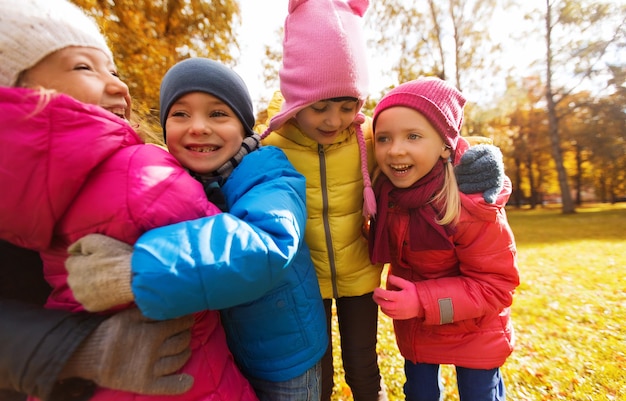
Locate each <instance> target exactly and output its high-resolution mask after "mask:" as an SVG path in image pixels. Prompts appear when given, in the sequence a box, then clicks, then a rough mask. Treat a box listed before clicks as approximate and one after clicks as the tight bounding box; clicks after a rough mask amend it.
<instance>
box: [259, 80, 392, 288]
mask: <svg viewBox="0 0 626 401" xmlns="http://www.w3.org/2000/svg"><path fill="white" fill-rule="evenodd" d="M282 101H283V98H282V95H281V94H280V92H276V93H275V94H274V97H273V98H272V100H271V102H270V104H269V107H268V117H267V124H269V120H270V119H271V118H272V116H274V115H275V114H277V113H278V112H279V111H280V107H281V104H282ZM295 124H296V122H295V120H294V119H291V120H290V121H288V122H287V123H285V124H284V125H283V127H282V128H280V129H278V130H277V131H274V132H272V133H271V134H270V135H269V136H267V137H266V138H265V140H264V141H263V144H265V145H274V146H277V147H279V148H281V149H282V150H283V151H284V152H285V154H286V155H287V157H288V158H289V160H290V161H291V163H293V165H294V166H295V168H296V170H298V171H299V172H300V173H302V174H303V175H304V176H305V177H306V198H307V199H306V200H307V211H308V220H307V226H306V234H305V240H306V242H307V244H308V245H309V248H310V249H311V256H312V258H313V264H314V265H315V270H316V273H317V277H318V280H319V284H320V289H321V291H322V297H323V298H324V299H330V298H339V297H350V296H360V295H363V294H367V293H368V292H372V291H373V290H374V288H376V287H377V286H378V285H379V284H380V275H381V271H382V265H373V264H372V263H371V262H370V259H369V253H368V247H367V240H366V239H365V238H364V237H363V234H362V226H363V215H362V208H363V177H362V176H361V164H360V163H361V162H360V154H359V145H358V142H357V137H356V130H355V129H354V127H350V128H349V129H348V130H346V131H344V132H342V133H340V134H339V136H338V137H337V140H336V141H335V143H333V144H331V145H319V144H318V143H317V142H315V141H314V140H312V139H310V138H309V137H308V136H306V135H304V134H303V133H302V132H301V131H300V129H299V127H298V126H297V125H295ZM266 128H267V125H264V124H260V125H258V126H257V127H256V129H255V130H256V131H257V132H259V133H263V132H264V131H265V129H266ZM362 129H363V134H364V137H365V141H366V144H367V150H368V166H369V168H370V173H371V172H372V171H373V169H374V167H375V160H374V155H373V152H372V121H371V119H370V118H369V117H368V118H366V121H365V123H364V124H363V125H362Z"/></svg>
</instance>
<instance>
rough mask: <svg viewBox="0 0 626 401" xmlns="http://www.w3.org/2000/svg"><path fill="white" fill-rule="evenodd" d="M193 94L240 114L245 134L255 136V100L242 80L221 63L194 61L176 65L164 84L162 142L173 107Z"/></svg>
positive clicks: (162, 93) (162, 90) (162, 92)
mask: <svg viewBox="0 0 626 401" xmlns="http://www.w3.org/2000/svg"><path fill="white" fill-rule="evenodd" d="M190 92H203V93H208V94H209V95H212V96H215V97H217V98H218V99H220V100H221V101H223V102H224V103H226V104H227V105H228V107H230V108H231V109H232V110H233V111H234V112H235V114H237V117H238V118H239V121H241V123H242V124H243V126H244V128H245V130H246V136H252V135H254V131H253V128H254V124H255V118H254V110H253V107H252V99H251V97H250V93H249V92H248V87H247V86H246V84H245V82H243V79H242V78H241V77H240V76H239V75H238V74H237V73H236V72H235V71H233V70H232V69H230V68H229V67H227V66H225V65H224V64H222V63H219V62H217V61H214V60H210V59H207V58H201V57H195V58H188V59H186V60H183V61H181V62H179V63H177V64H175V65H174V66H173V67H172V68H170V69H169V71H168V72H167V73H166V74H165V76H164V77H163V80H162V81H161V91H160V102H159V103H160V110H161V111H160V115H161V126H162V127H163V139H165V120H166V119H167V115H168V114H169V112H170V108H171V107H172V104H174V102H175V101H177V100H178V99H179V98H180V97H181V96H183V95H186V94H187V93H190Z"/></svg>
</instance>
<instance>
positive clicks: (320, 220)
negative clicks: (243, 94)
mask: <svg viewBox="0 0 626 401" xmlns="http://www.w3.org/2000/svg"><path fill="white" fill-rule="evenodd" d="M367 6H368V1H367V0H351V1H348V2H346V1H345V0H315V1H313V0H310V1H295V0H290V2H289V14H288V16H287V19H286V21H285V36H284V37H285V39H284V42H283V66H282V68H281V70H280V72H279V74H280V89H281V91H280V92H276V93H275V95H274V98H273V99H272V101H271V103H270V105H269V108H268V126H259V127H257V130H258V131H259V132H260V133H263V136H262V138H264V143H265V144H267V145H275V146H278V147H280V148H281V149H283V151H284V152H285V154H286V155H287V157H288V158H289V160H290V161H291V162H292V163H293V165H294V166H295V167H296V169H297V170H298V171H300V172H301V173H302V174H303V175H304V176H305V177H306V180H307V211H308V220H307V226H306V234H305V239H306V242H307V244H308V245H309V248H310V249H311V257H312V258H313V264H314V265H315V270H316V272H317V277H318V280H319V284H320V289H321V292H322V297H323V298H324V306H325V308H326V318H327V323H328V328H327V329H328V334H329V338H330V334H331V330H330V327H331V325H330V322H331V316H332V315H331V307H332V301H333V299H334V300H335V306H336V312H337V316H338V321H339V333H340V336H341V350H342V360H343V366H344V369H345V372H346V382H347V384H348V385H349V386H350V388H351V390H352V394H353V396H354V399H355V401H367V400H379V399H381V400H384V399H386V396H385V394H384V390H382V389H381V377H380V372H379V369H378V363H377V355H376V331H377V324H378V323H377V322H378V307H377V305H376V303H375V302H374V301H373V299H372V292H373V291H374V288H376V287H378V286H379V284H380V275H381V272H382V265H380V264H372V263H371V262H370V260H369V255H368V246H367V240H366V238H364V236H363V235H362V232H361V227H362V226H363V215H364V214H365V215H369V214H371V213H372V212H373V211H374V210H375V208H373V207H372V208H371V209H370V210H366V211H364V210H363V199H364V195H363V192H364V188H365V187H367V191H368V195H367V197H368V199H370V198H369V197H370V195H371V197H372V198H371V199H373V192H371V183H370V177H369V171H368V165H369V166H370V167H371V168H373V167H374V159H373V156H372V152H371V145H372V144H371V138H372V130H371V120H370V119H369V118H365V116H363V115H362V114H360V113H359V111H360V109H361V106H362V105H363V102H364V101H365V99H366V97H367V87H368V77H367V59H366V57H365V40H364V39H363V35H362V27H361V26H360V25H361V18H360V17H362V16H363V14H364V13H365V10H366V9H367ZM329 16H332V18H330V17H329ZM283 96H284V98H283ZM271 132H274V133H273V134H272V135H269V134H270V133H271ZM268 135H269V136H268ZM368 158H369V160H368ZM331 348H332V345H330V344H329V346H328V350H327V351H326V355H325V356H324V357H323V359H322V398H321V399H322V401H328V400H330V397H331V395H332V389H333V361H332V350H331ZM379 397H380V398H379Z"/></svg>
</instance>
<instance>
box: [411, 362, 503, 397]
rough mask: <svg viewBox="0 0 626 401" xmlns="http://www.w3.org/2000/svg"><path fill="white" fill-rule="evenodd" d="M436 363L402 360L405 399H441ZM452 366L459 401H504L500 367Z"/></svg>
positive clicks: (441, 388) (441, 391)
mask: <svg viewBox="0 0 626 401" xmlns="http://www.w3.org/2000/svg"><path fill="white" fill-rule="evenodd" d="M439 367H440V366H439V365H433V364H428V363H417V364H415V363H412V362H411V361H405V362H404V372H405V374H406V383H405V384H404V394H405V395H406V401H442V400H443V383H442V381H441V374H440V370H439ZM455 369H456V379H457V386H458V389H459V398H460V400H461V401H504V400H505V399H506V397H505V391H504V381H503V380H502V375H501V374H500V368H495V369H489V370H482V369H469V368H462V367H459V366H456V367H455Z"/></svg>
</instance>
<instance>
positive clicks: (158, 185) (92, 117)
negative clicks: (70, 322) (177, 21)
mask: <svg viewBox="0 0 626 401" xmlns="http://www.w3.org/2000/svg"><path fill="white" fill-rule="evenodd" d="M2 5H4V4H2ZM2 19H3V20H2V27H1V28H0V30H1V31H2V32H1V35H0V37H1V38H2V43H1V48H2V50H3V51H2V54H3V57H4V56H7V53H8V54H9V55H8V56H7V57H6V60H3V63H2V66H1V67H0V74H1V75H2V79H3V81H4V82H7V83H10V84H11V85H13V86H18V87H24V88H8V87H2V88H0V104H1V107H2V110H3V113H2V115H1V117H0V118H1V120H0V124H1V125H2V130H1V131H0V133H1V134H0V135H1V136H2V138H3V143H4V145H3V147H2V151H1V153H0V154H1V156H2V158H3V164H4V165H7V164H8V165H10V164H11V163H12V165H14V166H15V167H16V168H15V169H14V170H13V172H12V174H3V187H4V188H7V191H5V193H4V194H3V197H2V202H1V204H0V208H2V209H6V210H17V211H18V212H17V213H13V215H12V216H6V214H5V213H2V215H3V216H6V218H5V217H3V220H2V221H1V224H0V226H1V228H0V237H1V238H2V239H6V240H9V241H11V242H12V243H14V244H16V245H19V246H23V247H28V248H31V249H36V250H39V251H40V255H41V257H42V260H43V262H44V275H45V277H46V279H47V281H48V282H49V283H50V285H51V286H52V287H53V291H52V294H51V295H50V298H49V300H48V302H47V306H48V307H49V308H55V309H64V310H71V311H75V312H80V311H82V310H83V308H82V307H81V305H80V304H79V303H78V302H77V301H76V300H75V299H74V297H73V295H72V292H71V290H70V289H69V287H68V285H67V282H66V278H67V273H66V270H65V266H64V262H65V259H66V258H67V256H68V254H67V248H68V246H69V245H70V244H71V243H73V242H75V241H76V240H78V239H79V238H81V237H83V236H85V235H86V234H89V233H102V234H106V235H109V236H112V237H115V238H117V239H119V240H122V241H124V242H127V243H129V244H132V243H133V242H135V241H136V240H137V238H138V237H139V236H140V235H141V234H143V233H144V232H146V231H148V230H150V229H151V228H155V227H159V226H163V225H168V224H172V223H177V222H181V221H185V220H190V219H196V218H200V217H204V216H209V215H213V214H216V213H219V209H217V208H216V207H215V206H214V205H212V204H211V203H209V202H207V201H206V196H205V193H204V190H203V188H202V185H201V184H200V183H199V182H198V181H196V180H195V179H193V178H192V177H191V176H189V174H187V172H186V171H185V170H184V169H183V168H182V167H181V165H180V164H179V163H178V162H177V161H176V160H175V159H174V158H173V157H172V156H171V155H169V154H168V153H167V152H165V151H164V150H162V149H160V148H158V147H156V146H152V145H145V144H143V142H142V140H141V139H140V138H139V137H138V136H137V134H136V133H135V132H134V131H133V129H132V128H131V127H130V126H129V124H128V122H127V121H126V119H127V118H128V116H129V113H130V97H129V93H128V87H127V86H126V85H125V84H124V83H123V82H122V81H121V80H120V79H119V77H118V76H117V73H116V71H115V66H114V64H113V58H112V54H111V51H110V49H109V48H108V47H107V45H106V41H105V39H104V38H103V37H102V35H101V34H100V32H99V31H98V28H97V27H96V26H95V25H94V24H93V22H92V21H91V20H89V19H88V18H87V17H86V16H85V15H84V14H83V13H82V12H81V11H80V10H79V9H78V8H76V7H75V6H74V5H72V4H71V3H69V2H67V1H65V0H30V1H22V2H11V4H10V6H8V7H2ZM7 49H8V50H11V51H13V53H9V52H5V50H7ZM11 55H15V56H16V57H10V56H11ZM25 88H32V89H25ZM67 95H69V96H67ZM5 161H6V163H5ZM5 177H6V180H5V179H4V178H5ZM9 188H10V190H8V189H9ZM125 279H128V278H124V277H120V280H125ZM128 306H129V307H130V306H131V305H128ZM114 312H115V311H110V313H114ZM194 319H195V324H194V326H193V328H192V332H191V357H190V358H189V360H188V362H187V363H186V364H185V366H184V367H183V369H182V372H183V373H187V374H188V375H183V376H180V375H178V376H175V377H172V378H170V379H175V380H184V381H185V382H186V383H188V384H189V387H190V389H189V390H188V391H187V392H185V393H184V394H182V395H168V396H165V395H161V396H160V395H139V394H137V393H134V392H131V391H118V390H110V389H106V388H97V389H96V390H95V393H94V395H93V397H92V398H91V400H116V401H118V400H160V399H163V400H194V401H195V400H198V401H199V400H207V401H209V400H223V401H230V400H256V399H257V398H256V396H255V394H254V392H253V391H252V389H251V387H250V385H249V383H248V382H247V381H246V380H245V378H244V377H243V376H242V375H241V373H240V372H239V369H238V368H237V366H236V364H235V362H234V361H233V357H232V355H231V353H230V351H229V350H228V347H227V343H226V338H225V334H224V329H223V327H222V324H221V321H220V317H219V314H218V312H216V311H204V312H200V313H196V314H194ZM96 358H97V356H94V360H97V359H96ZM113 366H114V367H111V365H104V366H100V365H97V366H93V372H91V373H93V377H92V379H93V380H95V381H96V382H97V380H98V377H100V376H101V375H106V374H107V371H106V369H116V370H120V369H125V368H126V367H124V366H115V364H114V363H113ZM157 370H158V369H157ZM140 373H141V372H128V377H129V378H132V377H133V376H134V375H138V374H140ZM168 373H170V374H174V373H176V372H168ZM152 374H155V375H160V374H163V372H157V371H155V372H152ZM88 375H89V373H87V376H88ZM192 377H193V379H192ZM86 378H88V377H86ZM164 380H168V378H167V377H164ZM131 382H132V381H129V384H128V387H129V390H130V389H134V388H133V387H132V383H131ZM121 388H123V386H122V387H121Z"/></svg>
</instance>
